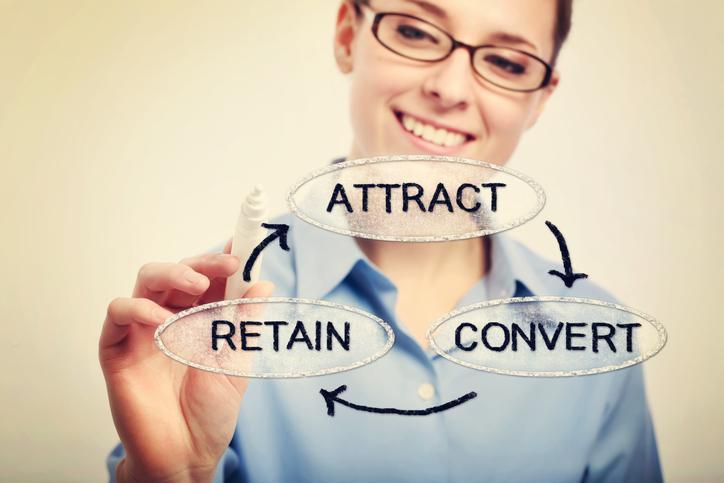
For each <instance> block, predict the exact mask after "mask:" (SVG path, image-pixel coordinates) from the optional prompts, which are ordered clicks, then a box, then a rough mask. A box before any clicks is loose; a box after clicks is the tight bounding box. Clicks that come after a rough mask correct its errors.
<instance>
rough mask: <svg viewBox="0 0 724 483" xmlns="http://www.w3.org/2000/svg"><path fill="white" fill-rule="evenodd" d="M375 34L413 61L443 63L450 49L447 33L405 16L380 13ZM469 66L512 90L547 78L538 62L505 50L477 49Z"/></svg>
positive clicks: (507, 49)
mask: <svg viewBox="0 0 724 483" xmlns="http://www.w3.org/2000/svg"><path fill="white" fill-rule="evenodd" d="M375 34H376V36H377V39H378V40H379V41H380V43H382V44H383V45H384V46H385V47H387V48H388V49H389V50H392V51H393V52H395V53H397V54H399V55H402V56H404V57H407V58H410V59H415V60H422V61H428V62H432V61H437V60H442V59H443V58H445V57H447V56H448V55H449V54H450V52H451V50H452V48H453V40H452V38H451V37H450V35H449V34H447V33H446V32H444V31H442V30H440V29H439V28H438V27H436V26H434V25H432V24H430V23H427V22H426V21H423V20H421V19H418V18H415V17H411V16H407V15H399V14H383V16H382V17H381V19H380V21H379V24H378V25H377V28H376V32H375ZM472 64H473V68H474V69H475V70H476V71H477V73H478V74H479V75H480V76H481V77H483V78H485V79H486V80H488V81H490V82H492V83H493V84H496V85H498V86H500V87H503V88H506V89H512V90H521V91H525V90H533V89H537V88H538V87H540V86H541V84H542V83H543V81H544V80H545V78H546V75H547V67H546V65H545V64H544V63H542V62H541V61H540V60H539V59H537V58H535V57H533V56H531V55H527V54H525V53H523V52H520V51H518V50H515V49H510V48H506V47H480V48H478V49H477V50H476V51H475V54H474V56H473V58H472Z"/></svg>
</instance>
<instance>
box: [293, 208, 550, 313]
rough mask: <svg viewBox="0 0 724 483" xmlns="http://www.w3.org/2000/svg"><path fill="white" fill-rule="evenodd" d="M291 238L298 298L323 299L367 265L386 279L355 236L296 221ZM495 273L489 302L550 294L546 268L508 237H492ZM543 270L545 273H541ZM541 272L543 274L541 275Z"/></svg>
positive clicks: (489, 286)
mask: <svg viewBox="0 0 724 483" xmlns="http://www.w3.org/2000/svg"><path fill="white" fill-rule="evenodd" d="M291 223H292V226H291V229H290V237H291V239H292V243H293V244H292V246H293V247H294V251H295V263H296V269H297V270H296V271H297V297H303V298H312V299H323V298H324V297H325V296H326V295H327V294H329V293H330V292H331V291H332V290H334V288H335V287H337V286H338V285H339V284H341V283H342V281H343V280H344V279H345V278H346V277H347V275H348V274H349V273H350V272H351V271H352V270H353V269H354V268H355V266H357V265H358V264H363V265H366V267H365V268H366V269H367V270H371V272H372V274H373V276H374V277H375V279H376V280H373V281H374V282H378V283H381V284H386V283H387V284H389V281H388V279H387V278H386V277H385V275H384V274H383V273H382V272H381V271H379V269H377V267H376V266H375V265H374V264H373V263H372V262H371V261H370V260H369V259H368V258H367V256H366V255H365V254H364V252H362V250H361V249H360V248H359V246H358V245H357V243H356V242H355V239H354V238H353V237H351V236H347V235H341V234H338V233H333V232H330V231H328V230H324V229H322V228H319V227H316V226H313V225H311V224H309V223H307V222H305V221H303V220H301V219H299V218H298V217H296V216H293V217H292V221H291ZM490 241H491V243H490V246H491V252H492V254H491V255H492V256H491V269H490V272H489V273H488V274H487V275H486V277H485V279H484V286H485V294H486V296H487V298H491V299H496V298H508V297H513V296H514V294H515V293H516V284H517V283H521V284H523V286H524V287H525V288H526V289H527V290H528V291H529V292H531V293H533V294H544V293H545V292H546V289H545V283H544V282H543V280H542V274H544V273H547V269H546V267H542V266H539V265H540V263H536V261H537V258H536V257H535V255H533V254H532V252H530V250H528V249H527V248H525V247H524V246H522V245H521V244H520V243H519V242H517V241H516V240H514V239H512V238H511V237H510V236H509V235H507V234H506V233H497V234H495V235H491V236H490ZM541 270H543V271H541ZM539 272H540V273H539Z"/></svg>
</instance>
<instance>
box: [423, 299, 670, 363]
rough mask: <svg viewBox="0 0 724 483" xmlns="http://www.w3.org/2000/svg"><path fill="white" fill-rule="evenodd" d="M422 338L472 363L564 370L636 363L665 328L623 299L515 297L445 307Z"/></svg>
mask: <svg viewBox="0 0 724 483" xmlns="http://www.w3.org/2000/svg"><path fill="white" fill-rule="evenodd" d="M556 334H557V335H556ZM427 338H428V341H429V342H430V346H431V347H432V348H433V349H434V350H435V351H436V352H437V353H438V354H440V355H441V356H443V357H445V358H447V359H448V360H450V361H452V362H455V363H457V364H460V365H462V366H465V367H469V368H472V369H478V370H481V371H487V372H494V373H498V374H507V375H514V376H533V377H536V376H538V377H564V376H580V375H588V374H598V373H602V372H609V371H615V370H618V369H623V368H624V367H629V366H632V365H635V364H638V363H641V362H643V361H645V360H646V359H649V358H651V357H653V356H654V355H656V354H657V353H658V352H659V351H660V350H661V349H662V348H663V347H664V344H665V343H666V339H667V334H666V329H665V328H664V326H663V325H661V323H659V322H658V321H656V320H655V319H654V318H653V317H651V316H649V315H646V314H644V313H643V312H640V311H638V310H635V309H632V308H629V307H625V306H623V305H618V304H613V303H608V302H603V301H601V300H595V299H584V298H576V297H519V298H510V299H501V300H491V301H487V302H482V303H478V304H473V305H468V306H466V307H462V308H460V309H458V310H455V311H454V312H450V313H449V314H447V315H445V316H444V317H443V318H441V319H440V320H438V321H437V322H435V323H434V324H433V325H432V326H431V327H430V329H429V330H428V332H427Z"/></svg>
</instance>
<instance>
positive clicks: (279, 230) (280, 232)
mask: <svg viewBox="0 0 724 483" xmlns="http://www.w3.org/2000/svg"><path fill="white" fill-rule="evenodd" d="M261 226H263V227H264V228H270V229H272V230H274V231H273V232H271V233H270V234H269V235H268V236H267V237H266V238H264V239H263V240H262V241H261V243H259V244H258V245H257V246H256V247H254V250H252V252H251V255H249V259H248V260H247V261H246V265H244V281H245V282H250V281H251V269H252V267H253V266H254V262H256V259H257V258H258V257H259V254H260V253H261V251H262V250H263V249H265V248H266V247H267V245H269V244H270V243H271V242H273V241H274V240H275V239H277V238H279V246H281V247H282V249H283V250H285V251H289V245H288V244H287V233H289V225H284V224H279V225H275V224H273V223H262V224H261Z"/></svg>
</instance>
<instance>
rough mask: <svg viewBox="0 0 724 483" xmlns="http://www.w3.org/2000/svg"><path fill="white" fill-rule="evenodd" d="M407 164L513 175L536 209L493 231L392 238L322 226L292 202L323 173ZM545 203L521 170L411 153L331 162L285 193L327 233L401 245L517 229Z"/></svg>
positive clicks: (301, 213) (309, 218)
mask: <svg viewBox="0 0 724 483" xmlns="http://www.w3.org/2000/svg"><path fill="white" fill-rule="evenodd" d="M408 161H433V162H443V163H457V164H464V165H468V166H478V167H481V168H485V169H491V170H494V171H498V172H500V173H504V174H507V175H510V176H512V177H513V178H517V179H518V180H519V181H522V182H523V183H525V184H527V185H528V187H529V188H531V190H532V191H533V193H534V195H535V198H536V201H535V206H534V207H533V208H531V209H530V210H529V211H528V212H526V213H525V214H524V215H522V216H519V217H518V218H516V219H514V220H512V221H511V222H510V223H508V224H506V225H503V226H502V227H498V228H496V229H481V230H477V231H471V232H466V233H462V234H454V235H427V236H405V235H403V236H395V235H380V234H375V233H365V232H360V231H356V230H347V229H343V228H337V227H334V226H330V225H327V224H325V223H322V222H320V221H318V220H316V219H314V218H313V217H312V216H310V215H308V214H307V213H305V212H304V211H302V210H301V209H300V207H299V206H298V204H297V203H296V202H295V201H294V195H295V194H296V193H297V192H298V191H299V189H300V188H302V187H303V186H304V185H306V184H307V183H309V182H311V181H313V180H315V179H316V178H319V177H321V176H324V175H326V174H329V173H332V172H334V171H339V170H343V169H346V168H351V167H357V166H362V165H367V164H378V163H379V164H382V163H392V162H408ZM545 203H546V195H545V191H544V190H543V187H542V186H541V185H540V184H539V183H538V182H536V181H535V180H533V179H532V178H531V177H529V176H527V175H525V174H523V173H521V172H520V171H517V170H514V169H512V168H509V167H506V166H501V165H497V164H493V163H488V162H485V161H480V160H477V159H472V158H464V157H457V156H439V155H421V154H412V155H392V156H374V157H370V158H359V159H351V160H346V161H342V162H338V163H334V164H331V165H327V166H323V167H322V168H319V169H317V170H315V171H313V172H311V173H309V174H308V175H306V176H305V177H303V178H302V179H300V180H299V181H297V182H296V183H295V184H294V185H293V186H292V187H291V188H290V189H289V191H288V194H287V205H288V206H289V209H290V210H291V211H292V213H294V215H296V216H297V217H298V218H300V219H301V220H303V221H305V222H307V223H309V224H311V225H314V226H316V227H318V228H322V229H323V230H327V231H330V232H333V233H338V234H341V235H347V236H353V237H359V238H365V239H370V240H383V241H404V242H436V241H452V240H465V239H469V238H476V237H481V236H486V235H492V234H495V233H500V232H503V231H506V230H510V229H512V228H516V227H518V226H521V225H523V224H524V223H526V222H528V221H530V220H532V219H533V218H535V217H536V216H537V215H538V214H539V213H540V212H541V211H542V210H543V208H544V207H545Z"/></svg>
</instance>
